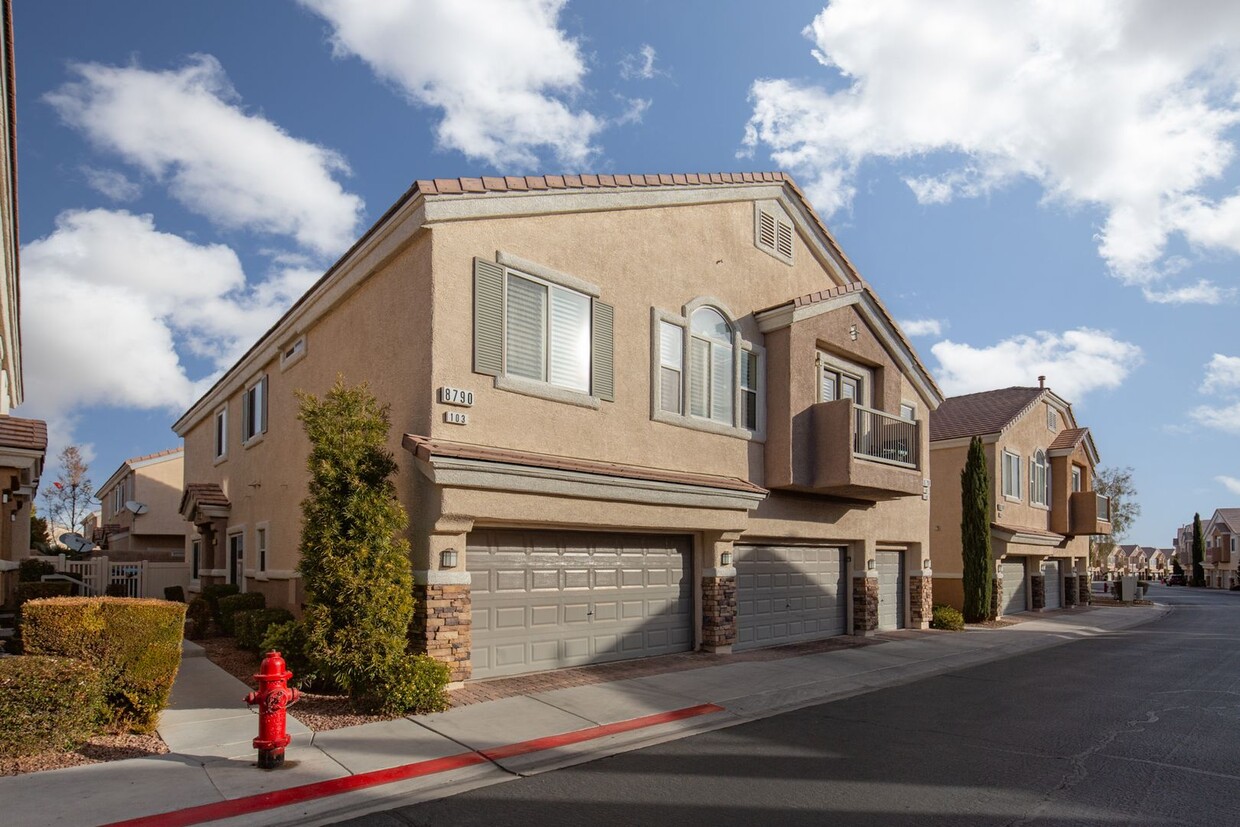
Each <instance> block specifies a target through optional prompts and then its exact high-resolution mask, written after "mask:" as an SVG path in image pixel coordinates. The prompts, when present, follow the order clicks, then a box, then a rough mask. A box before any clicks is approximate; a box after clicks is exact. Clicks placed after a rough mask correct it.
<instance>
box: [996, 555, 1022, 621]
mask: <svg viewBox="0 0 1240 827" xmlns="http://www.w3.org/2000/svg"><path fill="white" fill-rule="evenodd" d="M1000 567H1001V571H1002V572H1003V613H1004V614H1005V615H1014V614H1019V613H1021V612H1024V611H1027V610H1028V607H1029V603H1028V601H1027V600H1026V599H1025V595H1026V594H1027V593H1028V592H1027V591H1026V589H1025V561H1024V560H1023V559H1020V558H1017V559H1016V560H1004V561H1003V562H1002V563H1000Z"/></svg>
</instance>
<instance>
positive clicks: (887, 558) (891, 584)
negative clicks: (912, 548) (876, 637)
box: [877, 551, 905, 631]
mask: <svg viewBox="0 0 1240 827" xmlns="http://www.w3.org/2000/svg"><path fill="white" fill-rule="evenodd" d="M877 569H878V628H879V630H880V631H889V630H891V629H899V628H901V627H902V626H904V581H905V577H904V552H902V551H880V552H878V555H877Z"/></svg>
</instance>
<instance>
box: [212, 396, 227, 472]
mask: <svg viewBox="0 0 1240 827" xmlns="http://www.w3.org/2000/svg"><path fill="white" fill-rule="evenodd" d="M226 456H228V408H227V406H225V407H223V408H220V409H219V410H218V411H216V412H215V458H216V459H217V460H221V459H223V458H224V457H226Z"/></svg>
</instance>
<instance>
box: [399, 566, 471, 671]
mask: <svg viewBox="0 0 1240 827" xmlns="http://www.w3.org/2000/svg"><path fill="white" fill-rule="evenodd" d="M427 574H428V573H427V572H419V575H420V576H419V577H418V578H417V582H416V583H415V585H414V587H413V599H414V601H415V606H414V610H413V623H412V624H411V626H410V635H411V637H412V640H411V641H410V643H411V645H412V648H413V651H414V652H418V653H425V654H427V655H430V656H431V657H433V658H434V659H435V660H440V661H443V662H444V663H446V664H448V669H449V670H450V671H449V676H448V679H449V680H451V681H452V682H454V683H458V682H461V681H467V680H469V678H470V677H471V675H472V674H473V664H472V662H471V661H470V652H471V644H472V632H471V627H472V625H473V609H472V607H471V603H470V592H469V583H467V582H465V583H461V582H457V583H450V582H433V583H428V582H425V581H426V579H427V577H426V575H427ZM429 575H430V577H431V579H434V580H443V579H446V578H443V577H442V576H440V577H436V575H441V573H440V572H435V571H432V572H429Z"/></svg>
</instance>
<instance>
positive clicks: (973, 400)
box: [930, 387, 1045, 442]
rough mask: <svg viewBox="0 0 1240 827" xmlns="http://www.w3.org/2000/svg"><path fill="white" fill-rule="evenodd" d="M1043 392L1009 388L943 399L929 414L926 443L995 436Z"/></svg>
mask: <svg viewBox="0 0 1240 827" xmlns="http://www.w3.org/2000/svg"><path fill="white" fill-rule="evenodd" d="M1043 393H1045V391H1044V390H1043V389H1042V388H1020V387H1013V388H1002V389H1000V390H993V391H982V392H981V393H970V394H965V395H964V396H953V397H951V398H950V399H944V400H943V404H942V405H939V407H938V410H934V411H931V412H930V441H931V442H937V441H939V440H942V439H957V438H959V437H966V436H983V435H985V434H996V433H999V432H1000V431H1002V430H1003V429H1004V428H1006V427H1007V426H1008V424H1009V423H1011V422H1012V421H1013V420H1015V419H1016V418H1017V417H1018V416H1020V415H1021V414H1022V413H1024V411H1025V410H1026V409H1027V408H1028V407H1029V406H1030V405H1032V404H1033V402H1034V401H1035V400H1036V399H1037V398H1038V397H1040V396H1041V395H1042V394H1043Z"/></svg>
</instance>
